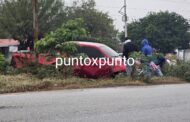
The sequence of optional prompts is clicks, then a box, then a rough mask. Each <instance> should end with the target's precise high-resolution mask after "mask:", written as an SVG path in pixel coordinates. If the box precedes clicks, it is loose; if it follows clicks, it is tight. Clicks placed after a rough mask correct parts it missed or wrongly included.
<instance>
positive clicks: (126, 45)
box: [123, 38, 137, 76]
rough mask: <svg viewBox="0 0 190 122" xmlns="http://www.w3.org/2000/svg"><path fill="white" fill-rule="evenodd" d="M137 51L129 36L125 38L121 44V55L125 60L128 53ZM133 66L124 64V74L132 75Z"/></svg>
mask: <svg viewBox="0 0 190 122" xmlns="http://www.w3.org/2000/svg"><path fill="white" fill-rule="evenodd" d="M135 51H137V47H136V46H135V45H134V44H133V43H132V42H131V40H130V39H129V38H125V42H124V45H123V56H124V57H125V58H126V60H127V59H128V58H129V56H130V54H131V53H133V52H135ZM132 73H133V67H132V66H129V65H128V64H126V74H127V76H132V75H133V74H132Z"/></svg>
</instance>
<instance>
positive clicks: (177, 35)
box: [128, 11, 190, 53]
mask: <svg viewBox="0 0 190 122" xmlns="http://www.w3.org/2000/svg"><path fill="white" fill-rule="evenodd" d="M189 28H190V25H189V23H188V21H187V20H186V19H185V18H183V17H182V16H181V15H178V14H176V13H174V12H172V13H169V12H168V11H166V12H159V13H150V14H149V15H148V16H146V17H144V18H142V19H140V20H139V21H134V22H132V23H130V24H129V26H128V30H129V37H130V38H131V39H132V40H133V41H134V42H135V43H136V44H137V45H139V47H140V44H141V40H142V39H143V38H147V39H148V40H149V41H150V44H151V45H152V46H153V47H154V48H157V49H160V50H161V51H162V52H164V53H168V52H172V51H173V50H174V49H176V48H188V45H189V42H190V38H189V37H190V36H189V33H188V30H189Z"/></svg>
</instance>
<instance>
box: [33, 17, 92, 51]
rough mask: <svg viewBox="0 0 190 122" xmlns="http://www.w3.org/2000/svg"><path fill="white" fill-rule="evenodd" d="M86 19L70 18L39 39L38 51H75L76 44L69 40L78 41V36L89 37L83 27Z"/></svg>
mask: <svg viewBox="0 0 190 122" xmlns="http://www.w3.org/2000/svg"><path fill="white" fill-rule="evenodd" d="M83 23H84V21H83V20H82V19H81V18H77V19H74V20H69V21H68V22H66V23H65V24H63V25H62V26H61V27H60V28H57V29H56V30H55V31H52V32H51V33H50V34H47V35H46V36H45V37H44V38H43V39H42V40H39V41H38V42H37V43H36V45H35V47H36V51H37V52H38V53H49V54H51V53H53V54H54V53H56V52H57V51H58V52H63V53H70V52H73V51H75V46H74V45H73V44H72V43H65V42H67V41H76V40H77V39H78V38H83V37H87V33H88V32H87V31H86V30H85V29H84V28H83V27H82V26H83Z"/></svg>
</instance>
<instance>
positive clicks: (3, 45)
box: [0, 39, 20, 61]
mask: <svg viewBox="0 0 190 122" xmlns="http://www.w3.org/2000/svg"><path fill="white" fill-rule="evenodd" d="M19 44H20V43H19V42H18V41H17V40H14V39H0V53H2V54H4V55H5V59H6V60H7V61H10V60H11V57H12V53H13V52H17V51H18V46H19Z"/></svg>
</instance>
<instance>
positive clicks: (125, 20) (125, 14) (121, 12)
mask: <svg viewBox="0 0 190 122" xmlns="http://www.w3.org/2000/svg"><path fill="white" fill-rule="evenodd" d="M123 9H124V12H123ZM119 13H120V14H121V15H122V20H123V22H124V24H125V26H124V32H125V38H126V37H128V32H127V2H126V0H124V6H123V7H122V8H121V9H120V10H119Z"/></svg>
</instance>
